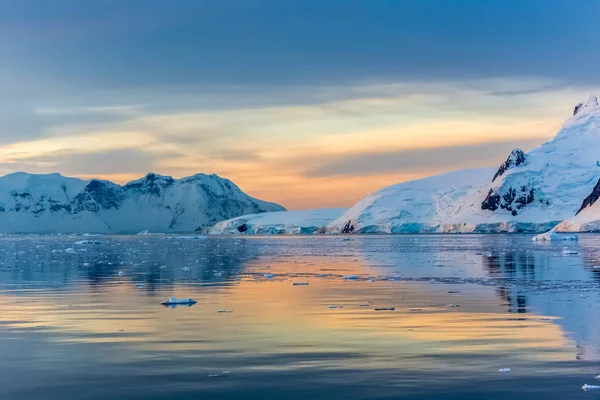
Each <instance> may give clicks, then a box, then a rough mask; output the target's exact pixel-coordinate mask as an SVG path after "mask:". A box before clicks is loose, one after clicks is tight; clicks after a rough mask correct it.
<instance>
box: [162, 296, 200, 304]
mask: <svg viewBox="0 0 600 400" xmlns="http://www.w3.org/2000/svg"><path fill="white" fill-rule="evenodd" d="M195 303H196V300H194V299H190V298H187V299H178V298H177V297H175V296H171V297H169V298H168V299H167V300H165V301H162V302H161V303H160V304H162V305H165V306H169V305H174V304H195Z"/></svg>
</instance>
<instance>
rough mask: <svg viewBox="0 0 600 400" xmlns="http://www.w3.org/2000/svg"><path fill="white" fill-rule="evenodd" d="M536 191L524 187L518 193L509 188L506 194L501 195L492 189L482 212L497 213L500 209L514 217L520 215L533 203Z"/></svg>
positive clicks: (482, 206)
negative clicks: (521, 211)
mask: <svg viewBox="0 0 600 400" xmlns="http://www.w3.org/2000/svg"><path fill="white" fill-rule="evenodd" d="M534 199H535V196H534V190H533V189H531V188H528V187H527V186H522V187H521V188H520V189H519V190H518V191H517V190H516V189H515V188H512V187H509V188H508V190H506V191H505V192H504V193H502V194H499V193H498V192H497V191H496V190H495V189H490V191H489V193H488V195H487V197H486V198H485V200H483V202H482V203H481V209H482V210H490V211H496V210H497V209H498V208H501V209H503V210H507V211H510V212H511V214H512V215H513V216H516V215H518V214H519V210H521V209H523V208H524V207H525V206H526V205H527V204H531V203H533V200H534Z"/></svg>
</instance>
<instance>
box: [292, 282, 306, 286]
mask: <svg viewBox="0 0 600 400" xmlns="http://www.w3.org/2000/svg"><path fill="white" fill-rule="evenodd" d="M293 285H294V286H308V282H294V283H293Z"/></svg>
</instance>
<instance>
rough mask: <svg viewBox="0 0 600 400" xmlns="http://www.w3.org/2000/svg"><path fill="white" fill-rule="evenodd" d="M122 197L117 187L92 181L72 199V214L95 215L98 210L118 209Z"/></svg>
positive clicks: (120, 190) (95, 180) (108, 183)
mask: <svg viewBox="0 0 600 400" xmlns="http://www.w3.org/2000/svg"><path fill="white" fill-rule="evenodd" d="M123 197H124V196H123V190H122V189H121V188H120V187H119V186H117V185H115V184H113V183H111V182H106V181H100V180H97V179H94V180H92V181H91V182H90V183H88V184H87V185H86V187H85V189H84V190H83V192H81V193H79V194H78V195H77V196H75V197H73V200H72V201H71V208H72V209H73V212H74V213H78V212H81V211H90V212H94V213H95V212H98V211H99V210H108V209H111V208H115V209H118V208H119V205H120V204H121V201H123Z"/></svg>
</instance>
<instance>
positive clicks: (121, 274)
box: [117, 271, 127, 276]
mask: <svg viewBox="0 0 600 400" xmlns="http://www.w3.org/2000/svg"><path fill="white" fill-rule="evenodd" d="M117 275H119V276H125V275H127V274H126V273H125V271H119V272H117Z"/></svg>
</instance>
